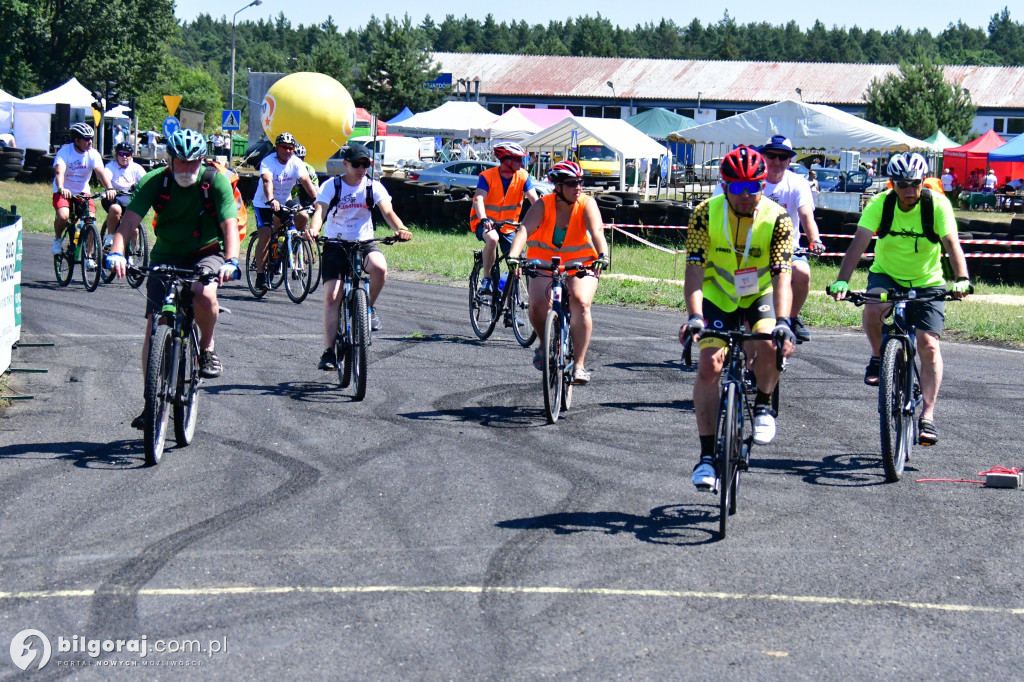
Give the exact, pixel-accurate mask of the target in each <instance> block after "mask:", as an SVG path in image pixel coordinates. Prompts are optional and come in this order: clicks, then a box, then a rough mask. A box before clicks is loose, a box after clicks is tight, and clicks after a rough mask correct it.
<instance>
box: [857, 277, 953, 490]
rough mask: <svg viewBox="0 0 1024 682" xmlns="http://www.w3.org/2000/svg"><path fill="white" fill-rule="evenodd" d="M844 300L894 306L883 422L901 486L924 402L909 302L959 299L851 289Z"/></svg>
mask: <svg viewBox="0 0 1024 682" xmlns="http://www.w3.org/2000/svg"><path fill="white" fill-rule="evenodd" d="M844 300H847V301H850V302H851V303H853V304H854V305H857V306H862V305H864V304H865V303H881V304H887V303H891V304H893V305H892V308H891V309H890V310H889V311H888V312H887V313H886V317H887V318H889V317H891V318H892V322H891V323H887V324H883V325H882V345H881V347H880V350H881V359H882V366H881V369H880V370H879V372H878V420H879V428H880V432H881V440H882V467H883V468H884V469H885V480H886V481H888V482H889V483H895V482H896V481H898V480H900V478H902V477H903V469H904V468H905V467H906V465H907V461H908V460H909V459H910V453H911V451H912V450H913V449H914V444H915V443H917V441H918V437H919V436H920V434H919V433H918V417H919V416H920V410H921V407H922V403H923V401H924V398H923V396H922V393H921V368H920V366H919V363H918V360H917V336H916V334H915V327H914V325H913V324H911V323H910V322H909V321H908V320H907V316H906V308H907V303H911V302H919V303H926V302H928V301H954V300H957V299H955V298H953V295H952V294H951V293H949V292H948V291H946V290H945V289H932V290H931V291H927V292H920V291H918V290H916V289H907V290H903V291H898V290H895V289H890V290H888V291H883V292H879V293H874V294H872V293H868V292H856V291H850V292H847V294H846V298H845V299H844Z"/></svg>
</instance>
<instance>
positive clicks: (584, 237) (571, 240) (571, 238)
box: [526, 193, 597, 267]
mask: <svg viewBox="0 0 1024 682" xmlns="http://www.w3.org/2000/svg"><path fill="white" fill-rule="evenodd" d="M556 201H557V197H556V196H555V194H554V193H552V194H548V195H547V196H544V197H541V199H540V202H541V203H542V204H543V205H544V220H543V221H542V222H541V224H540V225H539V226H538V227H537V229H536V230H535V231H534V233H533V234H532V235H530V237H529V239H528V240H527V242H526V257H527V258H530V259H537V260H545V261H549V260H551V259H552V258H554V257H555V256H558V257H560V258H561V259H562V265H564V266H568V267H571V266H574V265H582V264H584V263H589V262H591V261H593V260H594V259H596V258H597V249H595V248H594V243H593V242H592V241H590V233H589V232H587V222H586V218H585V215H586V208H587V204H588V203H590V202H591V201H593V199H592V198H591V197H589V196H588V195H586V194H584V195H583V196H581V197H580V198H579V199H577V201H576V203H575V204H573V207H572V214H571V215H570V216H569V225H568V227H567V228H566V232H565V241H563V242H562V245H561V246H555V245H554V242H553V239H554V236H555V217H556V213H557V211H556V206H557V204H556V203H555V202H556Z"/></svg>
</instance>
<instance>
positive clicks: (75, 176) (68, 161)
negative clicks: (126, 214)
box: [52, 123, 116, 267]
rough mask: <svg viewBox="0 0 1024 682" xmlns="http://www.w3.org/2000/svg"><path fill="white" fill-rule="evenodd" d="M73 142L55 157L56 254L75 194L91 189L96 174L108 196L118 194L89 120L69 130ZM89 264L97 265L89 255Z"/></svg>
mask: <svg viewBox="0 0 1024 682" xmlns="http://www.w3.org/2000/svg"><path fill="white" fill-rule="evenodd" d="M68 132H69V133H70V134H71V142H68V143H67V144H66V145H64V146H63V147H61V148H60V150H58V151H57V155H56V156H55V157H54V159H53V170H54V176H53V208H54V210H55V211H56V216H55V217H54V219H53V233H54V238H53V249H52V252H53V254H54V255H57V254H58V253H60V237H61V234H63V232H64V227H65V226H66V225H67V224H68V219H69V218H70V217H71V197H73V196H74V195H76V194H81V193H82V192H85V191H87V190H88V189H89V178H90V177H91V176H92V175H95V176H96V179H97V180H99V181H100V184H101V185H103V188H104V189H105V190H107V193H106V196H105V198H106V199H107V200H113V199H114V197H115V196H116V193H115V192H114V188H113V185H111V184H110V178H109V177H108V176H107V174H106V171H105V170H104V169H103V157H102V156H100V153H99V152H98V151H96V150H95V149H93V148H92V138H93V136H94V135H95V132H94V131H93V129H92V126H91V125H89V124H88V123H76V124H75V125H73V126H71V129H70V130H69V131H68ZM89 215H90V216H95V215H96V204H94V203H93V201H92V199H90V200H89ZM86 267H96V265H95V261H93V260H92V258H91V257H87V263H86Z"/></svg>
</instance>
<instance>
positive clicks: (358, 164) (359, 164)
mask: <svg viewBox="0 0 1024 682" xmlns="http://www.w3.org/2000/svg"><path fill="white" fill-rule="evenodd" d="M349 165H351V166H352V167H353V168H369V167H370V160H369V159H359V160H358V161H349Z"/></svg>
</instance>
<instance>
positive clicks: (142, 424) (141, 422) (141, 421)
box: [132, 410, 146, 431]
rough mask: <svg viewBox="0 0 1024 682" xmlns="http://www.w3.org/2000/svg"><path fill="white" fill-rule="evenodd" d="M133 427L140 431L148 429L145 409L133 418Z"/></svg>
mask: <svg viewBox="0 0 1024 682" xmlns="http://www.w3.org/2000/svg"><path fill="white" fill-rule="evenodd" d="M132 428H133V429H138V430H139V431H145V430H146V412H145V410H143V412H142V414H140V415H139V416H138V417H136V418H135V419H133V420H132Z"/></svg>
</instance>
